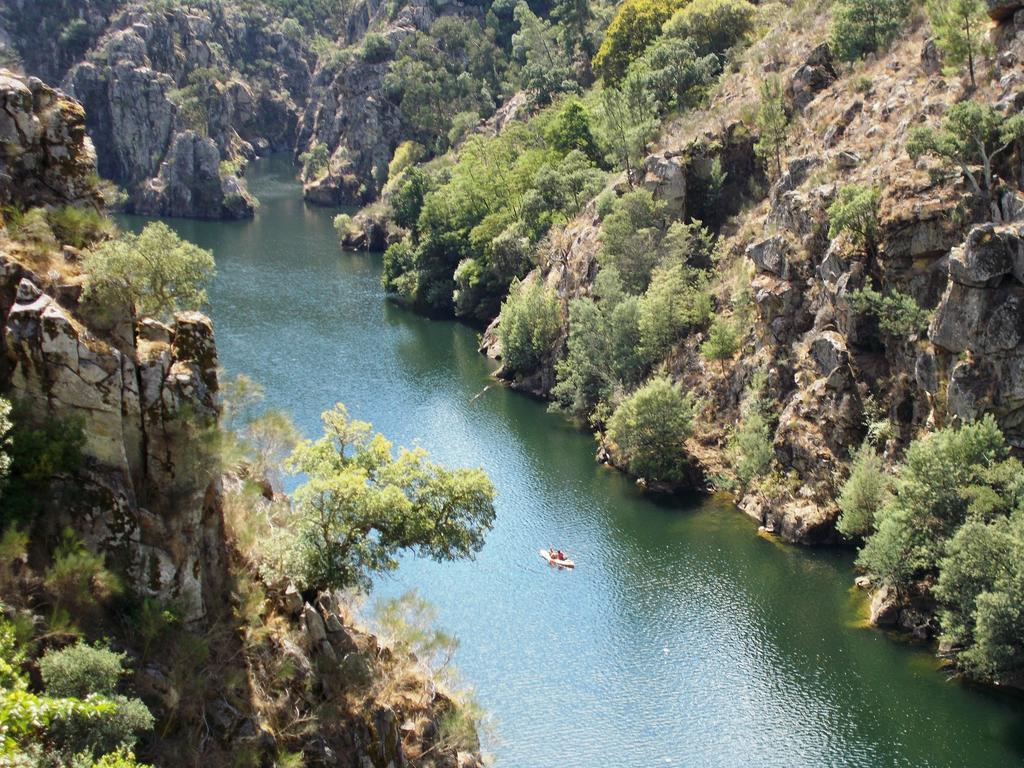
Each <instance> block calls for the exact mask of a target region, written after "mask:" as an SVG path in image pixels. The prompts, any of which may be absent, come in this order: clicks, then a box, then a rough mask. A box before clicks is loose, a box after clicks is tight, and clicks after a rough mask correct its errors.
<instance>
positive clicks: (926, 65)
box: [921, 37, 942, 75]
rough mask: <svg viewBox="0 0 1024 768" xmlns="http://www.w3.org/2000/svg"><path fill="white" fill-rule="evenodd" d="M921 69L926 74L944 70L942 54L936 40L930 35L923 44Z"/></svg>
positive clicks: (934, 73)
mask: <svg viewBox="0 0 1024 768" xmlns="http://www.w3.org/2000/svg"><path fill="white" fill-rule="evenodd" d="M921 70H922V71H923V72H924V73H925V74H926V75H937V74H939V73H940V72H942V54H941V53H940V52H939V46H938V45H936V43H935V40H933V39H932V38H930V37H929V38H928V39H927V40H925V41H924V45H922V46H921Z"/></svg>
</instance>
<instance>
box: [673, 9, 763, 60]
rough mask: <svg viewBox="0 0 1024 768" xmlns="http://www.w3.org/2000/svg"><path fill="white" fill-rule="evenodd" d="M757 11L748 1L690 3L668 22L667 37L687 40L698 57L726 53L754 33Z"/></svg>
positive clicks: (719, 55) (723, 55) (723, 56)
mask: <svg viewBox="0 0 1024 768" xmlns="http://www.w3.org/2000/svg"><path fill="white" fill-rule="evenodd" d="M756 14H757V9H756V8H755V7H754V6H753V5H752V4H751V3H749V2H747V0H691V2H690V3H688V4H687V5H684V6H683V7H682V8H680V9H679V10H678V11H676V12H675V13H674V14H672V18H671V19H669V20H668V21H667V22H665V27H664V32H665V36H666V37H675V38H679V39H681V40H687V41H689V42H690V44H691V45H692V46H693V52H694V54H695V55H696V56H706V55H708V54H714V55H715V56H717V57H719V58H722V59H724V58H725V54H726V52H727V51H728V50H729V49H731V48H734V47H735V46H737V45H739V44H740V43H742V42H743V41H744V40H745V39H746V38H747V36H748V35H750V33H751V32H753V30H754V19H755V16H756Z"/></svg>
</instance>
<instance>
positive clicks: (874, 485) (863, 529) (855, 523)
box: [836, 442, 892, 538]
mask: <svg viewBox="0 0 1024 768" xmlns="http://www.w3.org/2000/svg"><path fill="white" fill-rule="evenodd" d="M891 482H892V481H891V478H890V477H889V476H888V475H887V474H886V473H885V466H884V465H883V463H882V459H881V457H880V456H879V455H878V454H877V453H876V452H875V449H874V447H872V445H871V444H870V443H868V442H865V443H864V444H863V445H861V447H860V448H859V449H858V450H857V452H856V453H855V454H854V455H853V466H852V467H851V468H850V477H849V478H847V480H846V482H845V483H843V489H842V491H841V492H840V494H839V499H838V504H839V510H840V515H839V520H838V521H837V522H836V529H837V530H838V531H839V532H840V533H841V534H843V535H844V536H847V537H849V538H857V537H863V536H867V535H868V534H870V533H871V532H872V531H873V530H874V528H875V517H876V516H877V515H878V511H879V510H880V509H881V508H882V507H883V506H884V505H885V504H886V503H887V502H888V500H889V487H890V485H891Z"/></svg>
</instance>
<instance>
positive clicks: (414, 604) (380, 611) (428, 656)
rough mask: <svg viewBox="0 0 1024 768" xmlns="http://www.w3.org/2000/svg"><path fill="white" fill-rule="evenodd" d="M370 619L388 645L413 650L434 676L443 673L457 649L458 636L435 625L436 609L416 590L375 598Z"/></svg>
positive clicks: (411, 651) (408, 650)
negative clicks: (397, 595) (385, 598)
mask: <svg viewBox="0 0 1024 768" xmlns="http://www.w3.org/2000/svg"><path fill="white" fill-rule="evenodd" d="M374 620H375V623H376V625H377V627H378V628H379V629H380V633H381V634H382V635H383V637H385V638H386V639H387V640H388V641H389V645H391V646H392V647H394V648H397V649H400V650H404V651H406V652H409V653H412V654H414V655H415V656H416V658H417V659H419V660H420V661H421V662H422V663H423V664H425V665H426V666H427V669H429V670H430V672H431V674H432V676H434V677H439V676H441V675H443V674H444V672H445V670H446V668H447V667H448V665H449V664H450V663H451V660H452V656H454V654H455V651H456V650H458V647H459V640H458V638H457V637H455V636H454V635H449V634H448V633H446V632H444V631H442V630H440V629H438V628H437V624H436V622H437V609H436V608H435V607H434V606H433V605H432V604H431V603H430V602H429V601H428V600H426V599H425V598H423V597H420V595H419V593H418V592H416V590H411V591H409V592H406V593H404V594H402V595H401V596H400V597H396V598H392V599H390V600H383V601H378V603H377V605H376V606H375V608H374Z"/></svg>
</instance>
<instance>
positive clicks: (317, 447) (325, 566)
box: [268, 404, 494, 589]
mask: <svg viewBox="0 0 1024 768" xmlns="http://www.w3.org/2000/svg"><path fill="white" fill-rule="evenodd" d="M321 418H322V420H323V424H324V435H323V437H321V438H320V439H318V440H315V441H309V440H307V441H305V442H303V443H300V444H299V446H298V447H297V448H296V449H295V451H294V452H293V453H292V455H291V457H290V458H289V459H288V462H287V465H288V468H289V469H290V470H291V471H292V472H296V473H301V474H303V475H304V476H305V477H306V480H305V482H304V483H303V484H302V485H300V486H299V488H298V489H297V490H296V491H295V494H294V502H293V508H292V512H291V514H290V515H289V517H288V519H287V520H286V524H285V526H284V529H283V530H281V531H280V536H277V537H275V539H276V542H275V546H276V548H275V549H273V550H272V551H271V552H270V557H269V565H268V568H269V570H270V572H271V573H275V574H279V575H283V574H288V575H289V576H290V577H292V578H296V579H297V580H298V581H299V582H300V583H301V584H302V586H303V587H304V588H310V589H344V588H347V587H353V586H355V587H362V588H366V589H368V588H369V586H370V576H371V575H372V574H374V573H381V572H386V571H392V570H394V569H395V568H397V567H398V559H397V555H398V554H399V553H400V552H402V551H406V550H408V551H413V552H415V553H417V554H419V555H421V556H425V557H431V558H433V559H435V560H438V561H444V560H454V559H457V558H465V557H472V556H473V555H474V553H476V552H478V551H479V550H480V548H481V547H482V546H483V543H484V535H485V534H486V532H487V531H488V530H490V528H491V526H492V524H493V522H494V486H493V485H491V482H490V481H489V480H488V479H487V476H486V475H485V474H484V473H483V471H482V470H479V469H456V470H451V469H447V468H446V467H444V466H442V465H440V464H436V463H434V462H432V461H430V459H429V457H428V456H427V453H426V451H424V450H423V449H422V448H415V449H412V450H408V449H400V450H399V451H398V454H397V455H395V454H394V453H393V452H392V447H391V444H390V443H389V442H388V441H387V440H386V439H385V438H384V437H383V435H380V434H374V433H373V431H372V427H371V426H370V425H369V424H367V423H365V422H361V421H353V420H352V419H350V418H349V416H348V412H347V411H346V409H345V407H344V406H343V405H340V404H339V405H337V406H335V408H334V409H333V410H331V411H327V412H326V413H324V414H323V415H322V417H321Z"/></svg>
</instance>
